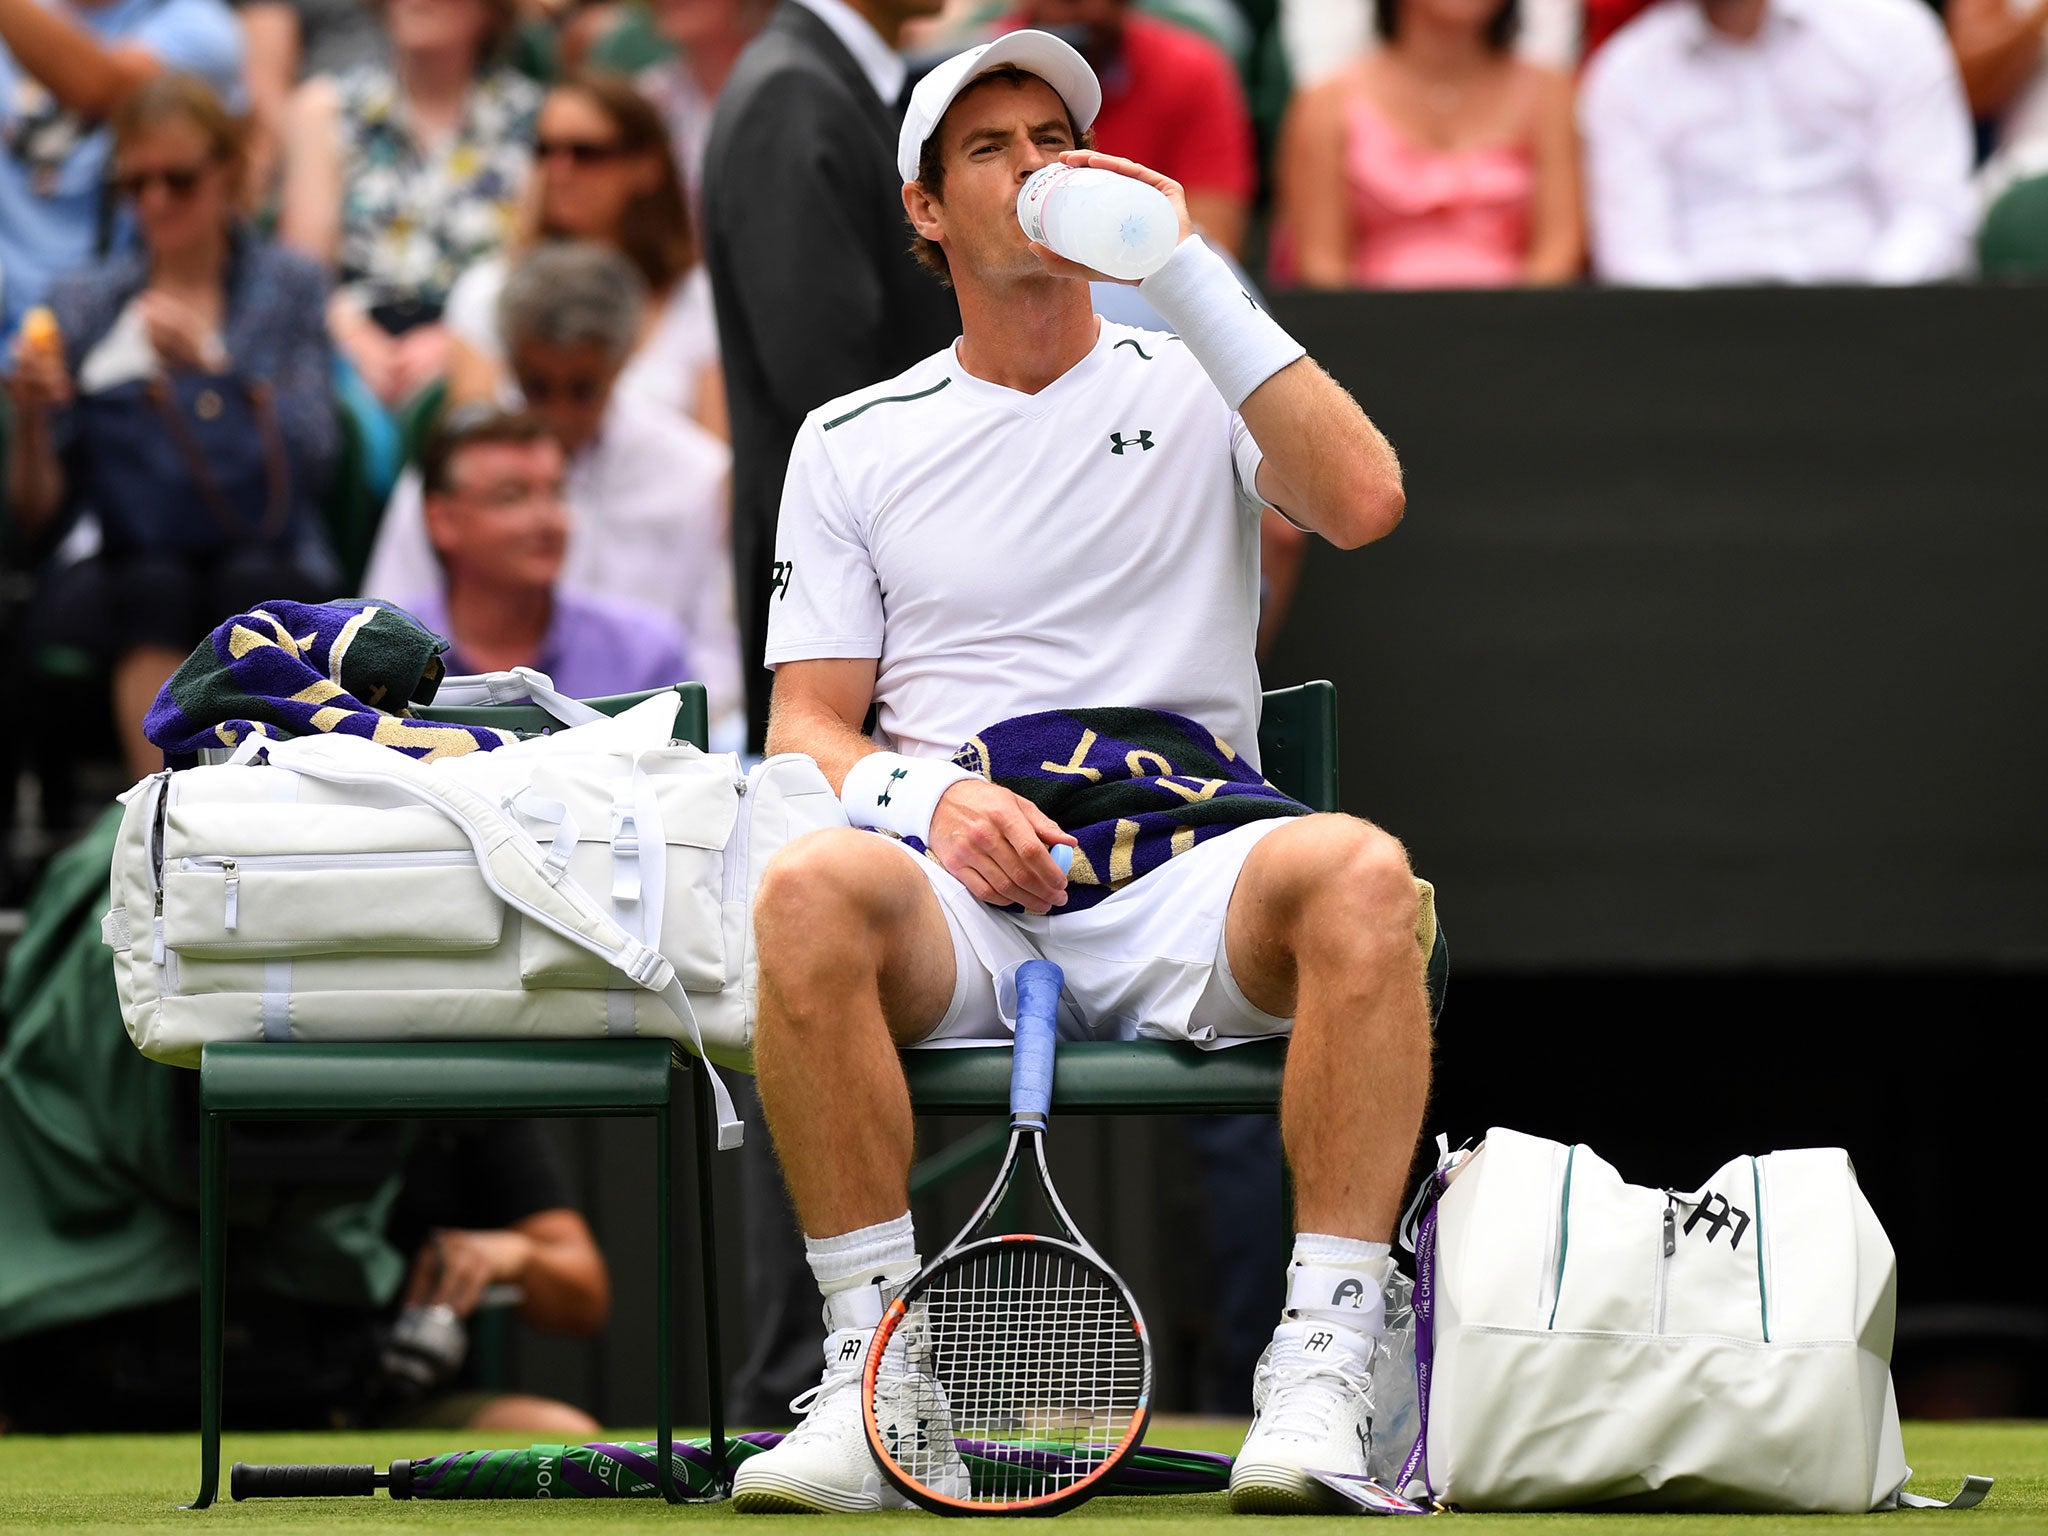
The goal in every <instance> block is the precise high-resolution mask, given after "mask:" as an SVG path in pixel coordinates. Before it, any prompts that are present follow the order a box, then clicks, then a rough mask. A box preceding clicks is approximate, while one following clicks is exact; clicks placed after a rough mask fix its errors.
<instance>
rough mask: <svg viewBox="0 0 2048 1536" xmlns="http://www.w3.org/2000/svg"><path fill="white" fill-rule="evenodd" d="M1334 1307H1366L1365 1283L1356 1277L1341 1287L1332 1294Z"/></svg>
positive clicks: (1331, 1303)
mask: <svg viewBox="0 0 2048 1536" xmlns="http://www.w3.org/2000/svg"><path fill="white" fill-rule="evenodd" d="M1330 1305H1331V1306H1333V1307H1362V1306H1364V1305H1365V1282H1364V1281H1363V1280H1360V1279H1358V1278H1356V1277H1355V1276H1354V1277H1353V1278H1351V1279H1349V1280H1346V1281H1344V1282H1343V1284H1341V1285H1339V1286H1338V1287H1337V1289H1336V1290H1334V1291H1332V1292H1331V1293H1330Z"/></svg>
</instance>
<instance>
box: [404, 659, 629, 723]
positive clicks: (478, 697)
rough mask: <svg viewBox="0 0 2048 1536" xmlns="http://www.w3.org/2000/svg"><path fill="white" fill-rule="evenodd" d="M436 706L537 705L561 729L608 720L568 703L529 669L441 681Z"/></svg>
mask: <svg viewBox="0 0 2048 1536" xmlns="http://www.w3.org/2000/svg"><path fill="white" fill-rule="evenodd" d="M434 702H435V703H436V704H450V705H456V706H461V705H465V704H526V703H533V704H538V705H539V706H540V707H541V708H542V709H544V710H546V711H547V712H548V713H549V714H551V715H553V716H554V717H555V718H556V719H557V720H559V721H561V722H562V724H564V725H589V724H590V723H591V722H592V721H595V720H603V719H606V718H608V717H607V716H606V715H605V713H604V712H603V711H602V710H596V709H592V708H591V707H590V706H589V705H588V704H586V703H584V702H583V701H582V700H581V699H572V698H570V697H569V695H568V694H566V693H564V692H562V691H561V690H560V689H559V688H557V687H556V686H555V680H554V679H553V678H551V677H549V676H548V675H547V673H545V672H536V671H535V670H534V669H533V668H532V667H514V668H513V669H512V670H511V671H509V672H472V673H468V674H466V675H464V676H462V677H444V678H442V679H441V686H440V687H439V688H437V689H435V690H434Z"/></svg>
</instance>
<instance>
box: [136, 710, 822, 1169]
mask: <svg viewBox="0 0 2048 1536" xmlns="http://www.w3.org/2000/svg"><path fill="white" fill-rule="evenodd" d="M677 703H678V695H676V694H675V693H672V692H671V693H663V694H657V695H656V696H655V697H654V698H652V699H649V700H647V701H646V702H644V703H642V704H639V705H636V706H635V707H634V708H632V709H630V710H628V711H626V712H625V713H624V714H621V715H620V716H618V717H617V718H615V719H610V718H605V717H601V716H594V715H593V717H592V718H589V719H588V720H587V723H584V724H580V725H577V726H575V727H573V728H572V729H569V730H563V731H558V732H555V733H554V734H552V735H550V736H545V737H540V738H536V739H533V740H530V741H523V742H518V743H515V744H512V745H508V746H504V747H501V748H499V749H497V750H496V751H492V752H476V753H471V754H468V755H465V756H461V757H451V758H446V759H443V760H440V761H437V762H434V763H431V764H422V763H419V762H416V761H414V760H413V759H411V758H409V757H406V756H405V755H404V754H403V753H400V752H397V751H394V750H392V749H391V748H388V747H384V746H379V745H377V744H375V743H372V742H368V741H364V740H362V739H360V738H357V737H344V736H323V737H309V738H303V739H299V740H292V741H283V742H266V741H264V740H263V739H262V738H252V739H251V740H250V741H248V742H245V743H244V744H243V747H242V748H241V749H240V750H238V752H237V753H236V754H235V756H234V758H233V759H231V760H230V761H229V762H227V763H225V764H222V765H219V766H211V767H200V768H191V769H184V770H180V771H177V772H165V773H159V774H153V775H151V776H150V777H149V778H147V779H144V780H143V781H142V782H141V783H140V784H138V785H136V786H135V787H134V788H133V789H131V790H130V791H128V793H127V794H126V795H125V796H123V799H124V801H125V802H126V805H127V813H126V815H125V816H124V817H123V818H122V822H121V832H120V837H119V840H118V842H117V843H116V845H115V851H114V867H113V889H112V907H111V910H110V911H109V912H108V914H107V916H106V919H105V921H104V922H103V924H102V928H101V936H102V938H103V939H104V940H105V942H106V943H107V945H108V946H109V947H110V948H111V949H113V951H114V969H115V978H116V981H117V984H118V986H119V989H120V995H121V1008H122V1016H123V1018H124V1020H125V1021H126V1023H127V1026H128V1033H129V1036H130V1038H132V1039H133V1040H134V1042H135V1044H136V1046H137V1048H138V1049H140V1050H141V1051H142V1053H143V1054H144V1055H145V1056H149V1057H152V1058H153V1059H155V1060H158V1061H166V1062H170V1063H173V1064H175V1065H180V1066H197V1065H198V1062H199V1053H200V1049H201V1047H203V1046H204V1045H205V1044H207V1043H208V1042H209V1041H230V1040H275V1041H284V1040H405V1039H433V1040H482V1039H507V1038H552V1039H575V1038H587V1037H601V1036H605V1035H654V1036H665V1037H668V1038H671V1039H675V1040H679V1041H683V1042H685V1043H687V1044H688V1046H689V1047H690V1049H692V1050H694V1051H696V1052H698V1054H700V1055H702V1056H704V1057H706V1058H707V1059H708V1060H711V1061H717V1062H723V1063H725V1064H726V1065H729V1066H734V1067H738V1068H741V1069H742V1070H745V1069H747V1068H748V1067H749V1066H750V1064H751V1055H750V1047H751V1043H752V1039H753V1024H754V987H755V960H754V952H753V927H752V924H751V922H750V921H749V912H750V908H751V903H752V897H753V893H754V890H755V888H756V887H757V886H758V884H759V882H760V878H761V871H762V868H763V866H764V865H765V864H766V862H767V860H768V857H769V856H770V855H771V854H772V853H774V852H775V850H776V849H778V848H780V847H781V846H782V845H783V844H784V843H787V842H788V841H790V839H792V838H794V837H798V836H800V835H802V834H803V833H805V832H808V831H811V830H813V829H815V828H818V827H827V826H844V825H845V824H846V820H845V816H844V814H843V813H842V812H841V810H840V808H839V800H838V797H837V796H836V795H834V794H833V792H832V788H831V786H830V785H829V784H828V783H827V782H826V780H825V777H824V775H823V774H821V773H820V772H819V771H818V767H817V765H816V764H815V763H814V762H812V761H811V759H810V758H808V757H803V756H797V755H784V756H779V757H773V758H770V759H768V760H767V761H766V762H764V763H762V764H761V765H760V766H758V767H757V768H755V769H754V770H753V771H752V772H751V773H744V774H743V773H742V772H741V771H740V768H739V762H738V759H737V758H736V757H734V756H732V755H731V754H715V755H714V754H707V753H704V752H700V751H699V750H698V749H697V748H695V747H693V746H689V745H686V744H678V743H674V742H672V741H671V740H670V732H671V731H672V730H673V728H674V722H675V712H676V706H677ZM550 707H551V708H557V709H558V710H559V709H560V708H564V707H570V706H569V705H568V704H566V703H562V702H558V703H557V704H555V705H551V706H550ZM584 713H585V714H586V715H592V712H589V711H585V712H584ZM259 747H260V748H262V749H263V750H264V751H265V753H266V754H267V756H268V759H269V762H268V764H267V765H259V764H256V763H254V762H252V761H250V760H249V759H250V758H251V757H253V755H254V752H255V750H256V749H257V748H259ZM714 1086H715V1088H716V1097H717V1100H718V1108H719V1119H720V1122H721V1124H720V1144H721V1145H722V1146H736V1145H738V1141H739V1123H738V1119H737V1117H736V1116H735V1115H734V1113H733V1110H732V1105H731V1101H730V1099H729V1098H728V1096H727V1094H726V1092H725V1088H724V1085H723V1084H722V1083H717V1081H716V1074H714Z"/></svg>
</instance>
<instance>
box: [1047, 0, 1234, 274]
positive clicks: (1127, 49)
mask: <svg viewBox="0 0 2048 1536" xmlns="http://www.w3.org/2000/svg"><path fill="white" fill-rule="evenodd" d="M1009 26H1010V27H1011V28H1015V27H1039V28H1042V29H1044V30H1045V31H1048V32H1052V33H1055V34H1057V35H1059V36H1061V37H1063V38H1065V39H1066V40H1067V41H1068V42H1070V43H1072V44H1073V45H1074V46H1075V47H1076V48H1077V49H1079V50H1080V52H1081V55H1082V57H1084V58H1086V59H1087V60H1088V63H1089V64H1090V66H1092V67H1093V69H1094V70H1095V73H1096V76H1097V77H1098V78H1099V79H1100V80H1101V81H1102V111H1101V112H1100V114H1098V115H1097V117H1096V119H1095V127H1094V134H1095V147H1096V148H1097V149H1099V150H1101V151H1102V152H1103V153H1104V154H1107V155H1122V156H1123V157H1124V158H1126V159H1128V160H1135V161H1137V162H1138V163H1139V164H1140V165H1148V166H1150V167H1152V169H1154V170H1156V171H1158V172H1160V173H1161V174H1162V175H1166V176H1171V177H1172V178H1173V179H1174V180H1175V181H1177V182H1179V183H1180V184H1181V188H1182V190H1184V191H1185V192H1186V193H1187V200H1188V213H1189V215H1190V216H1191V217H1192V218H1193V219H1194V221H1195V224H1196V226H1197V227H1198V228H1199V229H1200V230H1201V231H1202V233H1203V234H1204V235H1206V236H1208V237H1209V239H1210V240H1211V241H1213V242H1214V243H1215V244H1217V245H1219V246H1221V247H1222V248H1223V249H1224V250H1226V251H1228V252H1229V253H1230V254H1231V255H1232V256H1241V255H1243V254H1244V236H1245V224H1246V222H1247V220H1248V219H1249V218H1250V215H1251V205H1252V198H1253V196H1254V194H1255V193H1256V192H1257V191H1258V166H1257V163H1256V159H1255V156H1254V150H1253V145H1252V122H1251V113H1250V111H1249V110H1248V109H1247V108H1246V106H1245V99H1244V87H1243V85H1242V84H1241V83H1240V82H1239V80H1238V77H1237V70H1236V69H1235V68H1233V67H1232V65H1231V62H1230V59H1229V57H1228V56H1227V55H1226V54H1225V53H1224V52H1223V50H1222V49H1221V48H1219V47H1217V46H1216V45H1215V44H1214V43H1212V42H1210V41H1209V40H1208V39H1207V38H1205V37H1202V36H1200V35H1199V34H1198V33H1195V32H1193V31H1190V30H1189V29H1187V28H1185V27H1180V26H1176V25H1174V24H1173V23H1172V22H1168V21H1162V20H1160V19H1159V18H1158V17H1156V16H1147V15H1145V14H1144V13H1143V12H1141V11H1138V10H1137V9H1136V8H1135V7H1134V6H1133V5H1132V3H1131V0H1025V5H1024V7H1023V8H1022V9H1021V10H1019V11H1017V12H1016V13H1014V14H1013V15H1012V16H1011V18H1010V21H1009Z"/></svg>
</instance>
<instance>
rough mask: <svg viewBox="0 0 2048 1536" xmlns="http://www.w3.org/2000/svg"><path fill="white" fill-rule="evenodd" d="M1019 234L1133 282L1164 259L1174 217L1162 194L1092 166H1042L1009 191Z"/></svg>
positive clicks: (1174, 234) (1175, 233) (1174, 233)
mask: <svg viewBox="0 0 2048 1536" xmlns="http://www.w3.org/2000/svg"><path fill="white" fill-rule="evenodd" d="M1017 222H1018V223H1019V224H1022V225H1023V226H1024V233H1025V235H1026V236H1027V237H1028V238H1030V239H1032V240H1036V241H1037V242H1038V243H1039V244H1040V245H1043V246H1047V247H1050V248H1051V249H1052V250H1055V251H1057V252H1058V253H1059V254H1060V255H1062V256H1064V257H1066V258H1067V260H1069V261H1078V262H1079V263H1081V265H1082V266H1084V267H1088V268H1090V269H1092V270H1093V271H1096V272H1100V273H1102V274H1103V276H1105V277H1115V278H1121V279H1123V280H1124V281H1125V282H1134V281H1136V280H1137V279H1139V278H1141V277H1150V276H1151V275H1152V274H1153V273H1154V272H1157V271H1158V270H1159V269H1160V268H1161V267H1163V266H1165V265H1166V258H1167V257H1169V256H1171V255H1172V254H1173V248H1174V247H1175V246H1176V245H1178V244H1179V243H1180V218H1179V216H1178V215H1177V214H1175V212H1174V211H1173V204H1172V203H1170V202H1168V201H1167V200H1166V194H1165V193H1163V192H1160V191H1158V190H1156V189H1155V188H1152V187H1148V186H1146V185H1145V183H1144V182H1142V181H1139V180H1137V179H1136V178H1135V177H1131V176H1125V175H1123V174H1121V173H1120V172H1117V171H1105V170H1102V169H1100V168H1098V167H1096V166H1092V165H1065V164H1056V165H1048V166H1046V167H1044V168H1043V169H1041V170H1040V171H1039V172H1038V173H1037V174H1036V175H1034V176H1033V177H1032V178H1031V179H1030V180H1029V181H1027V182H1025V183H1024V186H1023V188H1022V189H1021V190H1020V191H1019V192H1018V193H1017Z"/></svg>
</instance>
